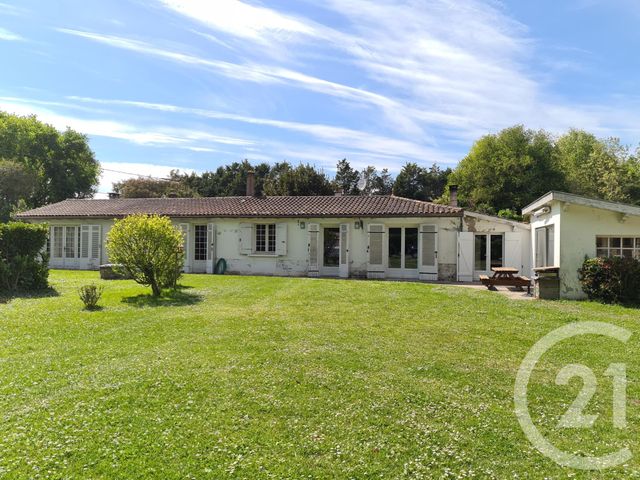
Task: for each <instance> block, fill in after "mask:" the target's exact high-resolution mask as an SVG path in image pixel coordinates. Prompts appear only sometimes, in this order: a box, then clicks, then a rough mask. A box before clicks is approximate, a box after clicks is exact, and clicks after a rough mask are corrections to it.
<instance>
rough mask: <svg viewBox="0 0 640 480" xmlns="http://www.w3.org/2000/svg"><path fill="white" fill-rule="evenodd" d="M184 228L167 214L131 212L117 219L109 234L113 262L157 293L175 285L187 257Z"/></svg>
mask: <svg viewBox="0 0 640 480" xmlns="http://www.w3.org/2000/svg"><path fill="white" fill-rule="evenodd" d="M182 243H183V237H182V232H181V231H180V230H179V229H178V228H176V227H174V226H173V225H172V223H171V220H169V218H168V217H161V216H158V215H130V216H128V217H125V218H123V219H122V220H116V222H115V224H114V225H113V228H112V229H111V230H110V231H109V234H108V236H107V250H108V252H109V259H110V261H111V262H113V263H116V264H120V265H121V267H120V268H121V269H122V270H123V271H124V273H126V274H127V275H129V276H130V277H131V278H132V279H133V280H135V281H136V282H138V283H139V284H141V285H148V286H150V287H151V290H152V291H153V295H154V296H159V295H160V294H161V293H162V289H163V288H175V287H176V285H177V282H178V279H179V278H180V275H181V272H182V266H183V261H184V250H183V245H182Z"/></svg>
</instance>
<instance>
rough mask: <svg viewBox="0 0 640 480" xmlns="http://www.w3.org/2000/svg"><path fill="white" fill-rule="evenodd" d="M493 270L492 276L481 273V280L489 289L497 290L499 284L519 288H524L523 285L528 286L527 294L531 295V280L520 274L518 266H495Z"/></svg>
mask: <svg viewBox="0 0 640 480" xmlns="http://www.w3.org/2000/svg"><path fill="white" fill-rule="evenodd" d="M491 271H492V272H493V275H492V276H491V277H489V276H487V275H480V281H481V282H482V284H483V285H484V286H486V287H487V288H488V289H489V290H495V288H496V287H498V286H503V287H516V288H518V289H519V290H522V287H527V294H529V295H531V280H530V279H529V278H527V277H524V276H518V275H517V273H518V269H517V268H509V267H493V268H492V269H491Z"/></svg>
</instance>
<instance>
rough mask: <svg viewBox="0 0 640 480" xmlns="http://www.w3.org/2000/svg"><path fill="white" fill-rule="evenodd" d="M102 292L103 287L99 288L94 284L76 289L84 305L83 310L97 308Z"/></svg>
mask: <svg viewBox="0 0 640 480" xmlns="http://www.w3.org/2000/svg"><path fill="white" fill-rule="evenodd" d="M103 290H104V288H103V287H99V286H97V285H96V284H95V283H90V284H89V285H83V286H81V287H80V288H79V289H78V294H79V295H80V300H82V303H84V308H85V309H87V310H94V309H95V308H96V307H97V306H98V302H99V301H100V297H101V296H102V292H103Z"/></svg>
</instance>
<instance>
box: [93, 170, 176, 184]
mask: <svg viewBox="0 0 640 480" xmlns="http://www.w3.org/2000/svg"><path fill="white" fill-rule="evenodd" d="M102 171H104V172H111V173H121V174H123V175H131V176H134V177H141V178H151V179H153V180H161V181H165V182H170V181H172V180H171V179H170V178H161V177H154V176H152V175H144V174H142V173H131V172H123V171H122V170H111V169H110V168H103V169H102Z"/></svg>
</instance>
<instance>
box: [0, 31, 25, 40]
mask: <svg viewBox="0 0 640 480" xmlns="http://www.w3.org/2000/svg"><path fill="white" fill-rule="evenodd" d="M0 40H6V41H9V42H20V41H24V38H23V37H22V36H20V35H18V34H17V33H13V32H11V31H9V30H7V29H6V28H2V27H0Z"/></svg>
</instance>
